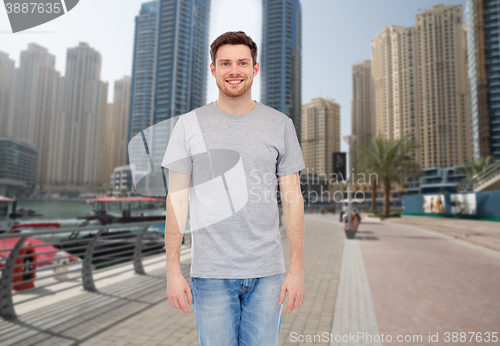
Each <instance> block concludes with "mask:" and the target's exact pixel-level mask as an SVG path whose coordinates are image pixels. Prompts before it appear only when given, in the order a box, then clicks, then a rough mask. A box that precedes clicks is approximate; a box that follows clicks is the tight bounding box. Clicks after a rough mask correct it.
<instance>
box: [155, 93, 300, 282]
mask: <svg viewBox="0 0 500 346" xmlns="http://www.w3.org/2000/svg"><path fill="white" fill-rule="evenodd" d="M162 166H164V167H166V168H168V169H169V170H172V171H176V172H180V173H184V174H188V175H191V187H190V195H189V202H190V222H191V234H192V244H191V255H192V257H191V276H192V277H201V278H223V279H245V278H257V277H265V276H271V275H276V274H280V273H284V272H285V271H286V270H285V261H284V257H283V247H282V243H281V236H280V233H279V211H278V204H277V186H278V178H277V176H284V175H288V174H292V173H295V172H298V171H300V170H301V169H303V168H305V164H304V159H303V157H302V151H301V148H300V145H299V141H298V139H297V134H296V131H295V127H294V125H293V122H292V120H291V119H290V118H289V117H288V116H286V115H285V114H283V113H281V112H279V111H277V110H275V109H273V108H271V107H268V106H266V105H263V104H262V103H260V102H257V104H256V106H255V108H254V109H253V110H252V111H251V112H249V113H246V114H241V115H232V114H228V113H225V112H222V111H221V110H220V109H219V108H218V107H217V105H216V104H215V102H212V103H209V104H207V105H205V106H203V107H200V108H197V109H195V110H193V111H191V112H189V113H186V114H184V115H182V116H180V118H179V120H178V121H177V123H176V124H175V126H174V129H173V131H172V134H171V137H170V140H169V143H168V147H167V150H166V152H165V156H164V158H163V161H162Z"/></svg>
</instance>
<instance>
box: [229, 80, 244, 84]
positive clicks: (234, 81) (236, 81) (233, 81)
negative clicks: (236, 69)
mask: <svg viewBox="0 0 500 346" xmlns="http://www.w3.org/2000/svg"><path fill="white" fill-rule="evenodd" d="M228 82H229V84H239V83H241V81H240V80H230V81H228Z"/></svg>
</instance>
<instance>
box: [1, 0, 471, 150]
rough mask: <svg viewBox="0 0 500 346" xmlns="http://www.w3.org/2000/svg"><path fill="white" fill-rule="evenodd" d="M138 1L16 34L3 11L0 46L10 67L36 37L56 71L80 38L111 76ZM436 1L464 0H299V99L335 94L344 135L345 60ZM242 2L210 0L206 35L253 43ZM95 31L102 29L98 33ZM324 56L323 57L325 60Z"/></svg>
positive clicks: (253, 22) (254, 13)
mask: <svg viewBox="0 0 500 346" xmlns="http://www.w3.org/2000/svg"><path fill="white" fill-rule="evenodd" d="M144 2H145V1H136V0H133V1H129V2H126V3H123V2H120V6H117V5H116V4H117V3H118V2H117V1H116V0H110V1H107V2H105V3H103V4H102V5H101V6H100V11H99V12H96V11H95V9H94V8H93V7H92V6H91V3H89V2H87V3H86V2H82V3H81V4H79V6H78V8H76V9H75V11H71V12H69V13H68V14H67V15H65V16H63V17H61V18H58V19H57V20H54V21H52V22H49V23H47V24H44V25H41V26H39V27H36V28H34V29H31V30H28V31H26V32H23V33H18V34H12V32H10V27H9V26H8V20H7V15H6V13H5V11H0V23H2V24H1V25H0V42H2V49H1V50H2V51H4V52H6V53H8V54H9V57H10V59H13V60H14V61H15V63H16V67H18V66H19V54H20V52H21V50H25V49H26V47H27V45H28V43H30V42H36V43H37V44H39V45H41V46H44V47H46V48H47V49H48V50H49V52H50V53H51V54H54V55H55V56H56V70H58V71H64V70H65V61H64V60H65V59H64V57H65V55H66V50H67V49H68V48H70V47H74V46H76V45H77V44H78V42H80V41H84V42H88V43H89V44H90V45H91V46H93V47H95V48H96V49H97V50H98V51H100V52H101V54H102V56H103V71H102V72H103V73H102V80H103V81H105V82H108V83H111V82H113V81H114V80H118V79H121V78H122V77H123V76H124V75H131V73H132V68H131V67H132V53H133V39H134V30H135V28H134V18H135V16H136V15H137V13H138V11H139V10H140V6H141V4H142V3H144ZM440 3H442V4H444V5H449V4H453V5H460V4H461V5H462V6H463V8H464V10H465V0H462V1H430V0H421V1H413V2H411V3H405V4H404V5H402V4H401V3H400V2H399V1H393V0H384V1H377V2H368V1H352V2H349V3H342V2H334V3H332V2H331V1H327V0H314V1H310V2H305V1H302V2H301V5H302V36H303V40H302V41H303V46H302V104H306V103H308V102H310V100H312V99H313V98H316V97H320V96H321V97H330V98H333V99H335V100H336V102H338V103H339V104H340V105H341V109H342V113H341V118H342V120H343V121H342V122H341V123H342V125H341V126H342V128H341V133H342V135H343V136H344V135H346V134H349V133H350V129H351V119H350V116H351V111H350V109H351V101H352V93H351V90H352V85H351V77H352V76H351V72H352V66H353V65H355V64H357V63H361V62H363V61H364V60H366V59H371V47H370V41H371V39H372V38H373V37H374V36H375V35H377V33H379V32H380V30H381V29H382V28H383V27H385V26H389V25H400V26H405V27H409V26H413V25H414V23H415V16H416V15H417V14H418V9H425V8H429V7H432V6H433V5H437V4H440ZM242 4H245V5H244V6H245V7H244V8H245V15H244V16H242V15H237V14H235V13H234V11H233V10H234V9H235V8H236V6H235V5H234V0H233V1H229V0H224V1H222V0H219V1H216V0H213V1H212V5H211V16H210V23H211V25H210V29H209V42H211V41H212V40H213V39H215V37H217V36H218V35H219V34H221V33H222V32H225V31H229V30H243V31H245V32H246V33H247V34H248V35H250V36H251V37H252V38H253V39H254V41H255V42H256V43H257V45H258V47H259V48H260V47H261V26H262V1H261V0H256V1H254V2H251V3H249V2H248V1H246V2H242ZM86 13H89V16H90V13H92V16H93V17H94V18H95V20H96V22H95V23H96V24H93V25H92V26H89V25H88V23H87V22H86V21H85V19H84V18H88V17H89V16H85V14H86ZM110 13H113V21H112V22H111V21H109V18H110V16H109V14H110ZM352 13H355V14H356V17H355V18H356V21H355V22H353V20H352V16H349V15H346V14H352ZM374 14H375V15H374ZM4 19H5V20H4ZM359 23H363V25H359ZM103 32H105V33H106V35H103ZM318 33H320V34H318ZM321 33H325V34H321ZM14 35H16V36H14ZM109 38H113V39H111V40H110V39H109ZM117 38H119V39H117ZM325 40H328V41H325ZM353 41H354V42H355V44H353ZM339 52H342V54H339ZM260 53H262V52H261V51H260V50H259V56H258V61H259V59H260V57H261V54H260ZM207 54H208V52H207ZM318 57H319V58H318ZM324 57H327V58H328V59H327V60H325V58H324ZM332 66H333V67H332ZM259 77H260V76H259V75H258V76H257V78H256V79H255V83H254V86H253V94H252V95H253V97H254V99H256V100H260V85H259V84H260V79H259ZM212 78H213V77H211V76H208V83H207V102H209V101H211V100H214V99H216V98H217V92H218V90H217V87H216V85H215V83H214V82H213V80H212ZM112 97H113V91H112V90H109V95H108V102H112ZM341 150H342V151H347V146H346V145H345V143H343V142H342V143H341Z"/></svg>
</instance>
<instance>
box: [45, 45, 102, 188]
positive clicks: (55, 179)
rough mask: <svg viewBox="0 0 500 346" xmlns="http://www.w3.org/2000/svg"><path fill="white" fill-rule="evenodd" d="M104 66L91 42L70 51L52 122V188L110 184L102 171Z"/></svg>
mask: <svg viewBox="0 0 500 346" xmlns="http://www.w3.org/2000/svg"><path fill="white" fill-rule="evenodd" d="M101 65H102V64H101V54H100V53H99V52H98V51H96V50H95V49H94V48H92V47H90V46H89V45H88V43H84V42H80V43H79V45H78V46H77V47H74V48H69V49H68V51H67V54H66V73H65V76H64V77H62V78H60V79H59V83H58V88H57V99H56V108H55V109H56V110H55V113H54V117H53V119H52V137H51V142H50V159H49V172H48V175H49V183H50V184H51V185H69V186H72V187H73V186H85V187H90V188H95V187H98V186H102V185H103V184H104V183H106V185H107V184H108V182H109V175H108V176H104V174H103V169H102V168H103V162H102V161H103V151H104V150H103V147H104V142H105V141H104V138H105V135H106V132H105V120H106V119H105V117H106V108H107V95H108V84H107V83H104V82H102V81H101V80H100V78H101Z"/></svg>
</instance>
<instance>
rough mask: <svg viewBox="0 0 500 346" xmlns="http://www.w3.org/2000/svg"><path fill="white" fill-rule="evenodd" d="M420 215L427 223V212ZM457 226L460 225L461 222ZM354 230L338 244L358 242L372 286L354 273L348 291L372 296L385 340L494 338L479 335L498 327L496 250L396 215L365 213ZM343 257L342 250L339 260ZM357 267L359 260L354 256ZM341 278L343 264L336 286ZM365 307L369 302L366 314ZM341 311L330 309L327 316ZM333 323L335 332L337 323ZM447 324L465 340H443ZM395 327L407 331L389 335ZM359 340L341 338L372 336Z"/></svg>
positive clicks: (499, 264) (499, 265) (499, 258)
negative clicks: (387, 218)
mask: <svg viewBox="0 0 500 346" xmlns="http://www.w3.org/2000/svg"><path fill="white" fill-rule="evenodd" d="M314 217H315V218H316V219H318V220H331V222H338V216H337V215H315V216H314ZM426 219H431V218H426ZM432 220H433V221H434V222H433V224H434V225H436V224H437V225H440V226H441V227H443V224H446V221H444V222H441V223H440V222H436V221H437V220H436V219H435V218H432ZM419 222H420V223H430V221H429V220H420V221H419ZM455 222H456V220H455ZM446 226H449V224H446ZM465 227H470V228H471V229H476V230H477V229H480V230H482V231H483V232H484V230H485V229H487V228H488V227H490V225H485V224H483V221H468V225H467V226H465ZM429 228H431V227H429ZM458 228H459V229H460V228H464V226H463V225H460V226H459V227H458ZM490 231H492V229H490ZM493 232H494V231H493ZM356 238H357V240H354V241H351V240H348V241H346V246H345V249H344V251H345V252H347V251H348V249H349V247H353V248H354V247H355V246H354V243H357V244H359V247H360V249H361V253H362V257H363V262H364V267H365V270H366V276H367V279H368V280H367V281H368V285H369V291H370V293H371V294H370V293H368V292H367V291H366V290H365V289H366V287H365V283H364V282H362V281H360V282H358V283H357V284H355V288H354V289H353V288H351V291H352V292H353V294H351V299H355V298H356V296H357V295H358V293H357V291H359V290H365V297H366V299H367V301H368V302H369V301H370V298H371V301H372V302H373V309H374V312H375V316H376V324H377V326H378V329H379V333H380V335H382V334H384V335H385V336H386V339H384V340H385V341H387V336H388V335H389V336H390V338H392V342H385V344H394V345H452V344H455V345H456V344H461V345H483V344H484V345H492V344H499V343H500V342H499V341H500V340H499V341H497V342H493V340H490V342H485V341H484V340H485V337H484V336H485V335H488V333H489V335H490V336H491V335H492V334H491V333H493V332H497V335H498V334H500V327H499V326H500V303H499V302H500V275H498V273H500V252H497V251H492V250H490V249H488V248H486V247H483V246H478V245H475V244H473V243H471V242H467V241H463V240H462V239H457V238H455V237H452V236H448V235H445V234H442V233H437V232H435V231H430V230H427V229H424V228H423V226H414V225H405V224H402V222H385V221H384V222H380V221H379V220H378V219H377V220H370V219H369V218H366V217H365V218H363V222H362V223H361V224H360V226H359V229H358V235H357V237H356ZM489 240H490V241H491V239H489ZM493 241H494V239H493ZM351 242H352V243H353V244H352V246H351ZM486 242H488V239H483V240H482V242H481V243H483V244H484V243H486ZM348 244H349V245H348ZM346 260H347V259H346V258H344V262H346ZM357 260H359V257H358V258H356V257H355V256H354V259H351V260H350V262H351V264H350V265H351V266H355V265H356V264H355V262H356V261H357ZM347 268H348V267H346V269H347ZM358 268H361V265H360V264H358ZM342 270H344V265H343V267H342ZM349 271H351V272H355V269H353V268H349ZM359 271H360V270H359V269H358V272H359ZM351 275H354V273H351ZM358 276H359V275H358ZM361 276H362V275H361ZM358 280H359V279H358ZM343 281H344V272H342V275H341V281H340V286H341V287H342V286H343V285H344V284H345V283H344V282H343ZM351 282H354V281H353V280H351ZM341 291H342V288H340V290H339V295H340V294H341ZM358 299H359V298H358ZM337 305H338V300H337ZM358 305H362V304H358ZM365 310H366V308H365ZM355 313H356V312H355ZM369 313H370V311H369V309H368V312H367V314H369ZM341 318H342V316H340V315H338V314H337V309H336V312H335V317H334V319H335V320H339V319H341ZM362 320H363V319H362V318H358V321H357V323H356V322H355V323H352V324H351V325H350V326H349V327H347V328H344V329H342V330H341V332H342V333H341V334H345V333H346V332H347V331H348V330H350V331H352V332H357V331H359V329H360V328H359V323H361V321H362ZM334 325H335V323H334ZM365 325H366V322H365ZM365 328H366V329H365V330H364V331H362V332H364V333H365V335H366V334H368V333H371V331H370V328H371V330H375V328H374V325H372V326H371V327H370V326H366V327H365ZM333 330H334V332H335V331H336V328H335V327H334V328H333ZM337 330H338V329H337ZM454 332H456V333H458V337H460V333H466V334H462V335H467V337H466V338H465V339H464V340H465V342H459V340H458V341H457V340H455V341H453V340H452V339H450V340H449V341H447V339H446V337H447V336H448V335H447V334H446V333H450V334H449V336H450V338H451V337H453V334H451V333H454ZM472 332H475V333H481V337H482V340H483V342H480V340H481V339H479V338H478V339H477V340H476V339H475V336H474V337H473V338H472V340H471V337H472V336H473V335H472ZM372 335H375V333H374V334H372ZM400 335H401V337H402V338H407V339H406V341H403V342H396V340H397V338H398V336H400ZM429 335H432V336H433V338H432V340H429ZM402 340H404V339H402ZM362 341H364V342H360V343H355V342H349V343H342V344H345V345H347V344H349V345H356V344H359V345H370V344H371V343H370V342H366V340H362ZM332 345H333V344H332Z"/></svg>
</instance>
